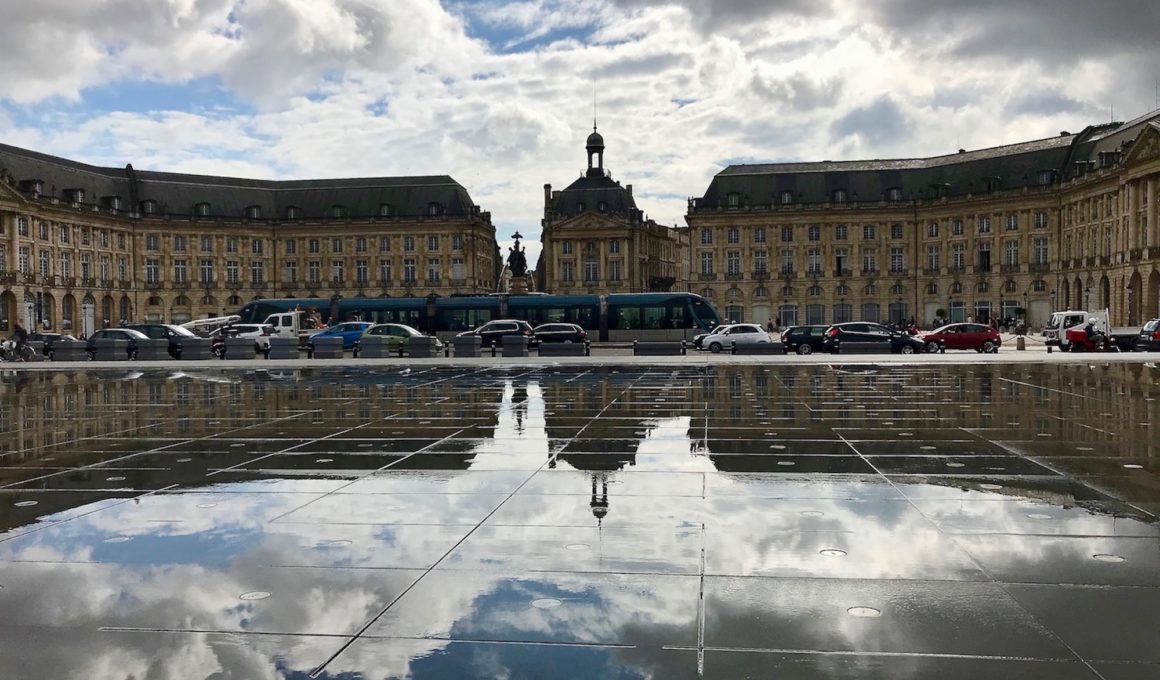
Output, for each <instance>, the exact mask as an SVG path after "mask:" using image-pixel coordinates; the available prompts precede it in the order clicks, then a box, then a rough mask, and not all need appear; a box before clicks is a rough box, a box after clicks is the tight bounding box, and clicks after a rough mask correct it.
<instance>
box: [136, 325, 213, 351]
mask: <svg viewBox="0 0 1160 680" xmlns="http://www.w3.org/2000/svg"><path fill="white" fill-rule="evenodd" d="M126 328H131V329H133V330H135V331H141V332H142V333H144V334H145V335H147V336H149V337H150V338H153V339H154V340H160V339H162V338H164V339H166V340H169V356H171V357H173V358H174V359H180V358H181V339H182V338H196V337H197V335H196V334H194V332H193V331H191V330H189V329H188V328H183V327H181V326H174V325H173V324H167V323H138V324H133V325H132V326H126Z"/></svg>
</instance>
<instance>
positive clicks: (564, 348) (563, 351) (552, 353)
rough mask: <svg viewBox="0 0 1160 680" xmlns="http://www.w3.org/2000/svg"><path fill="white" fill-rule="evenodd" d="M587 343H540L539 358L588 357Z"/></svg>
mask: <svg viewBox="0 0 1160 680" xmlns="http://www.w3.org/2000/svg"><path fill="white" fill-rule="evenodd" d="M588 353H589V350H588V343H585V342H541V343H540V356H542V357H583V356H588Z"/></svg>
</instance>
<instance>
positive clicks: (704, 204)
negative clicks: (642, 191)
mask: <svg viewBox="0 0 1160 680" xmlns="http://www.w3.org/2000/svg"><path fill="white" fill-rule="evenodd" d="M1154 120H1160V112H1153V113H1151V114H1148V115H1147V116H1143V117H1141V118H1139V119H1137V120H1135V121H1132V122H1130V123H1126V124H1125V123H1110V124H1106V125H1099V126H1092V127H1088V128H1087V129H1085V130H1084V131H1083V132H1080V133H1078V134H1070V133H1064V134H1060V135H1059V136H1057V137H1049V138H1047V139H1039V140H1034V141H1029V142H1021V143H1018V144H1009V145H1005V146H998V147H993V148H988V149H979V150H975V151H963V152H960V153H955V154H948V155H943V156H933V157H930V158H903V159H885V160H879V159H874V160H860V161H821V162H807V163H768V164H754V165H732V166H729V167H727V168H725V169H724V170H722V171H721V172H719V173H717V175H716V176H715V177H714V178H713V181H712V182H711V183H710V184H709V188H708V189H707V190H706V191H705V194H704V196H702V197H701V198H698V199H695V201H694V208H693V209H694V210H696V209H709V210H711V209H716V208H717V207H718V206H722V207H724V206H726V205H727V201H728V195H729V194H731V193H737V194H739V196H740V202H741V203H742V204H743V205H744V204H750V205H767V204H771V203H780V202H781V201H780V196H781V194H782V192H784V191H791V192H793V202H794V203H795V204H798V203H806V204H810V203H824V202H826V201H828V200H830V197H831V196H832V195H833V192H834V191H835V190H837V189H844V190H845V191H846V194H847V196H846V200H847V201H855V200H858V201H872V202H877V201H880V200H883V199H884V198H885V197H886V195H887V192H888V191H889V190H890V189H901V190H902V197H903V199H904V200H910V199H911V198H915V199H923V198H935V197H937V196H938V195H939V193H940V192H942V194H943V195H946V196H962V195H965V194H968V193H980V192H982V191H984V190H985V188H986V185H987V182H988V180H989V179H991V178H996V177H997V178H999V188H1003V189H1013V188H1018V187H1023V186H1025V185H1031V186H1035V185H1036V184H1038V182H1039V173H1040V172H1041V171H1053V172H1055V173H1057V174H1056V175H1055V178H1056V181H1058V180H1060V179H1066V178H1068V177H1070V176H1071V175H1070V173H1071V172H1072V170H1073V168H1074V164H1075V163H1076V162H1078V161H1080V160H1090V161H1098V155H1099V152H1101V151H1112V150H1115V149H1118V148H1119V147H1120V146H1121V145H1122V144H1123V143H1124V142H1125V141H1130V140H1132V139H1135V137H1136V135H1138V134H1139V132H1140V130H1142V129H1143V127H1144V125H1146V124H1147V123H1148V122H1149V121H1154Z"/></svg>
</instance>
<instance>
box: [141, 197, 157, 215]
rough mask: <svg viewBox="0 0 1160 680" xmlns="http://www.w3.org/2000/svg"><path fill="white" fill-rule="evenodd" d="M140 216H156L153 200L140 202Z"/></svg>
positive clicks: (155, 205)
mask: <svg viewBox="0 0 1160 680" xmlns="http://www.w3.org/2000/svg"><path fill="white" fill-rule="evenodd" d="M141 214H142V215H155V214H157V201H155V200H153V199H152V198H149V199H146V200H144V201H141Z"/></svg>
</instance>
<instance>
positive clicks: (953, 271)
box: [947, 264, 967, 274]
mask: <svg viewBox="0 0 1160 680" xmlns="http://www.w3.org/2000/svg"><path fill="white" fill-rule="evenodd" d="M947 271H948V272H950V273H951V274H963V273H966V271H967V268H966V267H965V266H963V265H961V264H960V265H955V266H953V267H949V268H948V269H947Z"/></svg>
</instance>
